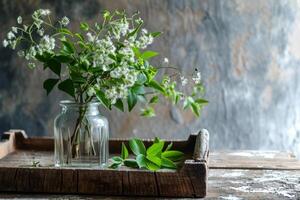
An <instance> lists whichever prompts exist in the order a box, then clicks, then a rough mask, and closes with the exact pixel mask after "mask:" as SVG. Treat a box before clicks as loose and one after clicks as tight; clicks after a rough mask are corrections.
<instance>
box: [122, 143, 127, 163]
mask: <svg viewBox="0 0 300 200" xmlns="http://www.w3.org/2000/svg"><path fill="white" fill-rule="evenodd" d="M121 157H122V159H126V158H128V149H127V147H126V146H125V144H124V142H122V151H121Z"/></svg>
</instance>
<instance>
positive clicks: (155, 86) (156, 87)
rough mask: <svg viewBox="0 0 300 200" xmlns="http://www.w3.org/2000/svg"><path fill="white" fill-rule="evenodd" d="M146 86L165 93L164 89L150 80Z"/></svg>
mask: <svg viewBox="0 0 300 200" xmlns="http://www.w3.org/2000/svg"><path fill="white" fill-rule="evenodd" d="M148 85H149V86H150V87H152V88H154V89H156V90H158V91H160V92H162V93H165V89H164V88H163V87H162V86H161V85H160V84H159V83H158V82H157V81H155V80H151V81H150V82H149V83H148Z"/></svg>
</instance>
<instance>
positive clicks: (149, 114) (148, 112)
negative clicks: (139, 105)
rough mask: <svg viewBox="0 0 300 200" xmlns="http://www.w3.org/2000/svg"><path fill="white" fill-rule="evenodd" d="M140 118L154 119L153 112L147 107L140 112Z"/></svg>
mask: <svg viewBox="0 0 300 200" xmlns="http://www.w3.org/2000/svg"><path fill="white" fill-rule="evenodd" d="M140 115H141V116H143V117H155V111H154V109H153V108H151V107H148V108H145V109H142V110H141V114H140Z"/></svg>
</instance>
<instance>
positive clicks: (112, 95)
mask: <svg viewBox="0 0 300 200" xmlns="http://www.w3.org/2000/svg"><path fill="white" fill-rule="evenodd" d="M105 96H106V98H108V99H110V101H111V104H115V103H116V101H117V98H118V92H117V89H116V87H112V88H111V89H107V90H106V91H105Z"/></svg>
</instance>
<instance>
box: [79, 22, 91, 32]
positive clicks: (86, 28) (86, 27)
mask: <svg viewBox="0 0 300 200" xmlns="http://www.w3.org/2000/svg"><path fill="white" fill-rule="evenodd" d="M80 29H81V30H83V31H88V30H89V24H88V23H86V22H81V23H80Z"/></svg>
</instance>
